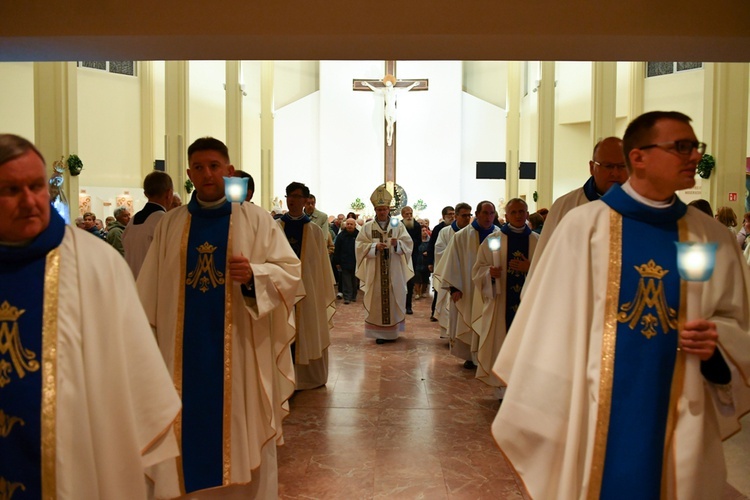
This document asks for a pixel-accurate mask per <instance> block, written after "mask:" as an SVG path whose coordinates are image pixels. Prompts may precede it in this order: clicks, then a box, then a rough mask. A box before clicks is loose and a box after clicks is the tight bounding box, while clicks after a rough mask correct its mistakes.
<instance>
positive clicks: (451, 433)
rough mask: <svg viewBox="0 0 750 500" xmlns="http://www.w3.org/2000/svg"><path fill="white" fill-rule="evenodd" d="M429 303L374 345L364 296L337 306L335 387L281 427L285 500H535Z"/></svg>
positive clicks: (739, 460)
mask: <svg viewBox="0 0 750 500" xmlns="http://www.w3.org/2000/svg"><path fill="white" fill-rule="evenodd" d="M430 303H431V298H427V297H425V298H423V299H420V300H417V301H415V302H414V307H413V308H414V315H412V316H407V322H406V331H405V332H404V333H402V337H401V338H400V339H399V340H398V341H396V342H393V343H388V344H383V345H377V344H375V341H374V340H371V339H365V338H364V335H363V322H364V309H363V307H362V303H361V294H360V300H359V301H358V302H355V303H352V304H348V305H345V304H343V302H342V301H338V310H337V313H336V315H335V316H334V318H333V320H334V324H335V328H334V329H333V330H332V331H331V337H332V339H331V347H330V349H329V378H328V384H327V385H326V386H325V387H323V388H320V389H315V390H311V391H301V392H298V393H296V394H295V396H294V397H293V398H292V400H291V415H290V416H289V417H288V418H287V419H286V420H285V421H284V435H285V440H286V444H285V445H284V446H283V447H281V448H279V450H278V461H279V496H280V498H283V499H347V500H349V499H356V498H361V499H370V498H389V499H390V498H399V499H401V498H403V499H411V498H413V499H430V500H432V499H443V498H444V499H464V498H465V499H506V498H508V499H513V498H517V499H521V498H528V496H527V495H526V494H525V492H524V491H523V488H522V487H521V482H520V480H519V478H518V477H517V476H516V475H515V474H514V473H513V471H512V470H511V468H510V466H509V465H508V464H507V462H506V461H505V459H504V458H503V455H502V454H501V453H500V451H499V450H498V448H497V447H496V445H495V443H494V441H493V439H492V436H491V434H490V430H489V429H490V423H491V422H492V419H493V418H494V416H495V414H496V412H497V409H498V404H499V403H498V401H497V400H496V399H494V397H493V391H492V388H490V387H488V386H486V385H485V384H483V383H482V382H480V381H478V380H476V379H474V373H473V371H470V370H466V369H464V368H463V366H462V362H461V361H460V360H458V359H457V358H455V357H453V356H450V355H449V353H448V347H447V341H445V340H441V339H439V337H438V326H437V323H433V322H430V321H429V315H430ZM748 423H750V422H748ZM746 427H747V426H746ZM742 439H744V441H742ZM747 440H748V435H747V431H745V434H743V435H741V436H736V437H733V438H732V439H731V440H730V442H732V443H734V442H737V443H738V445H737V446H736V448H737V449H738V450H739V451H737V450H734V451H732V453H733V454H734V455H733V457H734V458H732V457H729V458H728V463H729V464H730V475H729V477H730V481H731V479H732V477H733V471H734V474H735V476H736V477H738V478H746V477H747V476H748V474H747V472H748V464H750V451H748V447H747V446H746V444H747V442H748V441H747ZM728 443H729V442H728ZM728 453H729V452H728ZM745 486H746V487H750V485H745ZM737 487H738V488H739V487H740V486H739V485H737ZM740 491H742V493H741V492H740ZM740 491H738V489H735V487H733V486H730V485H729V484H728V485H727V488H726V491H725V495H724V498H725V499H741V498H747V497H746V496H745V495H748V494H750V490H744V489H743V490H740ZM743 493H744V495H743Z"/></svg>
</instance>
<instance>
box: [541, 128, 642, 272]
mask: <svg viewBox="0 0 750 500" xmlns="http://www.w3.org/2000/svg"><path fill="white" fill-rule="evenodd" d="M591 158H592V159H591V161H590V162H589V172H591V177H589V179H588V180H587V181H586V183H585V184H584V185H583V186H582V187H579V188H576V189H574V190H573V191H571V192H569V193H567V194H565V195H563V196H561V197H560V198H558V199H557V200H555V202H554V203H553V204H552V207H551V208H550V210H549V214H548V215H547V218H546V219H545V221H544V229H543V230H542V233H541V235H540V237H539V244H538V245H537V247H536V252H535V253H534V259H533V260H532V262H531V269H530V270H529V276H528V277H529V278H530V277H531V275H532V273H533V272H534V268H535V267H536V263H537V262H539V258H540V257H541V256H542V252H543V251H544V248H545V247H546V246H547V242H548V241H549V240H550V238H551V237H552V233H553V231H554V230H555V228H556V227H557V225H558V224H559V223H560V221H561V220H562V218H563V217H565V214H567V213H568V212H570V211H571V210H573V209H574V208H575V207H579V206H581V205H583V204H584V203H588V202H590V201H594V200H598V199H599V198H601V197H602V196H603V195H604V194H605V193H606V192H607V191H609V189H610V188H611V187H612V186H614V185H615V184H622V183H623V182H625V181H626V180H628V171H627V168H626V167H625V157H624V156H623V154H622V139H620V138H619V137H607V138H606V139H602V140H600V141H599V142H597V143H596V146H594V153H593V155H592V157H591Z"/></svg>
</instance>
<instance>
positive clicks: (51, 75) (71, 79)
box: [34, 62, 91, 220]
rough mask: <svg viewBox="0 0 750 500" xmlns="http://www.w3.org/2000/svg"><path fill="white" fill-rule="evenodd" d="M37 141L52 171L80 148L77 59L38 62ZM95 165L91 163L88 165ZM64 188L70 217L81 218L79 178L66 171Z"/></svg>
mask: <svg viewBox="0 0 750 500" xmlns="http://www.w3.org/2000/svg"><path fill="white" fill-rule="evenodd" d="M34 144H35V145H36V147H37V148H39V151H40V152H41V153H42V154H43V155H44V158H45V160H46V161H47V166H48V173H49V172H51V169H50V167H51V166H52V163H53V162H55V161H59V160H61V159H63V158H65V159H67V157H68V156H69V155H71V154H77V155H78V156H80V157H81V161H83V166H84V168H87V165H86V155H85V154H81V151H79V150H78V68H76V63H74V62H37V63H34ZM88 168H91V165H88ZM64 177H65V182H64V183H63V186H62V189H63V192H64V193H65V196H66V197H67V198H68V203H70V218H71V220H74V219H75V218H76V217H78V216H79V215H80V214H79V210H78V177H73V176H71V175H70V173H69V172H67V170H66V173H65V174H64Z"/></svg>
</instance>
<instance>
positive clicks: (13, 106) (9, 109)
mask: <svg viewBox="0 0 750 500" xmlns="http://www.w3.org/2000/svg"><path fill="white" fill-rule="evenodd" d="M0 133H11V134H17V135H20V136H22V137H25V138H27V139H30V140H34V64H33V63H5V64H0Z"/></svg>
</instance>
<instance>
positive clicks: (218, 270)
mask: <svg viewBox="0 0 750 500" xmlns="http://www.w3.org/2000/svg"><path fill="white" fill-rule="evenodd" d="M229 207H230V204H229V203H227V204H226V205H225V206H224V207H221V208H219V209H214V210H200V209H198V210H192V209H191V210H190V211H191V214H192V220H191V224H190V234H189V236H188V243H187V259H186V269H185V283H184V286H185V322H184V325H185V327H184V336H183V365H182V367H183V370H182V373H183V379H182V463H183V472H184V478H185V491H186V492H187V493H189V492H192V491H197V490H201V489H205V488H212V487H216V486H221V485H222V471H223V468H222V461H223V411H224V328H225V322H224V321H225V316H224V307H225V291H226V280H227V268H226V257H227V239H228V234H229V221H230V210H231V208H229ZM189 208H190V207H189ZM193 208H194V207H193ZM203 215H205V216H203Z"/></svg>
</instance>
